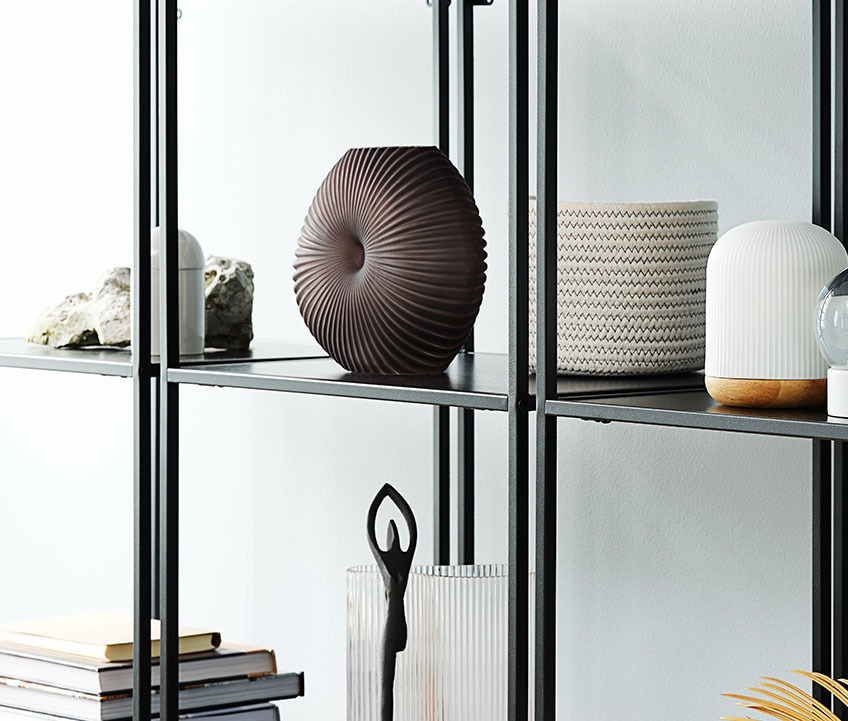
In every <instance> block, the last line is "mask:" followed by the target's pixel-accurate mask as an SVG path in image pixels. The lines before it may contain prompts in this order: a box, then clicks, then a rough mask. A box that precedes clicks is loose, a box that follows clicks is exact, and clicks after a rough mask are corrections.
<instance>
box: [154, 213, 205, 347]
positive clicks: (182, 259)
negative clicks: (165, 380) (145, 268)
mask: <svg viewBox="0 0 848 721" xmlns="http://www.w3.org/2000/svg"><path fill="white" fill-rule="evenodd" d="M205 265H206V262H205V259H204V256H203V249H202V248H201V247H200V243H198V242H197V238H195V237H194V236H193V235H192V234H191V233H188V232H186V231H184V230H181V231H180V238H179V271H178V275H179V279H180V282H179V287H180V355H199V354H201V353H203V348H204V339H205V335H206V281H205V278H204V267H205ZM150 301H151V318H150V334H151V336H150V352H151V353H152V354H153V355H159V307H160V306H159V228H154V229H153V232H152V233H151V239H150Z"/></svg>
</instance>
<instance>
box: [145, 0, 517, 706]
mask: <svg viewBox="0 0 848 721" xmlns="http://www.w3.org/2000/svg"><path fill="white" fill-rule="evenodd" d="M478 4H490V3H489V2H488V0H487V1H486V2H482V3H481V2H473V1H472V0H460V2H459V14H460V21H459V23H458V24H459V27H460V37H459V42H458V48H459V65H460V77H461V82H460V94H461V96H462V100H461V102H460V110H459V125H460V142H461V154H462V160H461V164H462V169H463V171H464V172H465V173H466V177H467V178H468V179H469V182H473V177H472V168H473V97H472V95H471V93H472V91H473V6H474V5H478ZM432 5H433V28H434V31H433V32H434V53H435V60H436V62H435V63H434V68H435V74H436V77H435V90H436V93H435V103H434V105H435V111H436V128H437V144H438V146H439V148H440V149H441V150H442V151H443V152H445V153H446V154H447V153H448V151H449V138H448V130H449V122H448V99H449V94H448V69H449V66H448V40H449V39H448V35H447V31H448V22H447V12H448V5H449V0H434V1H433V3H432ZM135 8H136V14H137V17H138V18H139V21H138V23H137V27H136V42H137V45H136V63H137V64H138V65H139V66H144V67H145V68H149V66H150V60H151V58H150V26H149V23H150V5H149V0H135ZM524 15H525V20H524V23H525V27H526V6H525V8H524ZM176 23H177V7H176V0H158V5H157V14H156V42H155V47H156V48H157V50H158V53H157V55H158V57H157V66H156V67H157V76H156V87H157V91H158V92H157V106H158V107H157V116H156V124H155V128H156V148H157V150H158V152H157V156H158V167H157V172H156V177H157V180H158V183H157V187H158V205H157V207H156V211H157V212H156V217H157V219H158V220H159V225H160V227H161V229H162V247H163V248H164V252H163V253H162V254H161V256H160V262H161V264H162V265H161V270H162V273H161V287H160V292H161V297H162V299H163V302H162V304H161V316H160V328H161V333H162V342H161V349H162V354H161V358H160V361H161V368H162V371H161V373H162V379H161V382H160V383H158V384H157V386H156V387H157V388H158V396H157V400H158V431H159V432H158V434H157V435H158V447H157V448H156V450H155V451H154V452H153V455H154V457H155V459H156V461H157V463H156V464H154V466H155V467H150V466H149V465H148V464H149V461H150V453H148V452H147V451H148V449H147V448H146V447H145V444H146V443H148V442H149V439H150V436H151V435H152V432H153V428H152V426H153V423H152V421H151V420H150V418H149V413H150V409H149V408H148V407H146V406H145V405H144V403H145V401H144V397H145V391H144V387H143V386H144V381H145V379H146V380H147V381H148V383H149V381H150V380H151V378H148V377H147V375H146V374H145V369H144V364H142V363H141V362H139V363H138V364H136V365H137V366H138V367H136V365H134V369H133V370H134V377H135V378H136V383H137V385H138V388H137V392H136V398H137V406H136V426H137V428H136V433H137V436H136V440H137V444H136V454H137V458H136V473H137V477H143V476H144V475H149V476H151V477H155V478H154V492H153V493H154V495H155V496H156V497H157V504H158V513H157V514H155V517H154V518H153V520H152V523H154V524H156V523H157V520H158V534H157V538H156V539H155V541H154V539H153V538H152V537H151V532H150V524H149V522H150V521H151V516H152V515H153V513H152V509H151V506H152V503H153V501H152V499H151V495H150V484H149V483H147V484H145V483H144V482H143V481H137V483H136V494H135V503H136V508H137V523H136V540H135V545H136V591H135V595H136V636H135V641H136V648H146V647H147V642H146V641H148V642H149V629H148V630H147V634H148V636H145V635H143V631H142V629H143V627H145V626H146V620H147V619H148V618H149V617H150V616H151V614H152V615H158V616H159V617H160V618H161V621H162V645H161V679H162V680H161V715H162V718H163V719H164V721H176V719H177V625H178V615H177V612H178V575H177V567H178V556H177V547H178V504H179V492H178V486H179V476H178V457H179V446H178V426H179V387H180V383H181V382H194V383H203V384H205V383H206V382H207V381H210V380H211V381H212V383H211V384H213V385H214V384H215V382H214V379H215V378H218V379H219V380H220V381H221V382H222V384H226V385H235V386H238V385H245V384H249V383H254V385H247V387H257V388H262V387H265V386H264V385H263V383H265V382H266V381H261V380H259V381H257V380H256V379H257V378H260V377H261V376H262V375H263V374H262V372H261V371H260V373H259V374H258V375H257V374H254V375H253V376H252V379H253V380H251V381H246V380H245V373H244V368H236V367H231V368H225V367H224V366H221V367H218V368H217V369H216V368H212V367H210V366H205V367H204V368H202V369H199V368H198V369H196V370H194V371H193V370H192V369H191V368H189V367H188V366H182V365H181V363H180V358H179V356H178V353H177V352H176V349H177V348H178V335H177V318H178V312H177V311H178V308H177V303H178V299H177V234H178V227H179V226H178V220H177V199H178V192H177V148H176V138H177V27H176ZM524 62H525V64H526V53H525V61H524ZM145 73H146V71H145V70H139V69H138V68H137V70H136V75H137V81H136V84H137V87H136V91H137V92H136V94H137V104H136V121H137V122H136V146H137V153H136V167H137V168H138V176H139V179H140V181H137V182H138V183H139V187H140V188H142V191H141V194H143V193H144V190H143V189H144V188H149V187H150V176H149V173H150V152H149V151H150V132H151V128H150V122H149V118H150V111H151V108H150V105H149V97H150V91H151V86H150V77H149V75H146V74H145ZM522 74H523V76H524V78H523V80H522V81H521V82H522V83H523V84H524V87H525V91H524V92H525V100H524V106H523V107H524V114H525V116H526V112H527V102H526V82H527V81H526V72H523V73H522ZM145 97H146V98H148V101H147V105H145V102H144V98H145ZM525 126H526V122H525ZM525 138H526V128H525ZM522 148H523V150H522V151H521V155H520V156H519V157H520V158H521V159H522V160H523V165H524V166H525V167H526V164H527V160H528V157H529V149H528V148H527V144H526V142H525V143H523V145H522ZM145 151H147V152H146V153H145ZM145 173H147V174H148V175H147V183H145V182H144V179H145ZM520 195H521V197H523V198H524V200H523V201H519V202H523V205H524V210H523V215H522V217H521V218H518V217H514V218H513V225H514V226H515V227H517V228H518V227H522V228H523V229H522V230H521V231H519V233H523V235H524V241H523V245H524V250H523V252H522V253H519V254H518V256H517V257H518V258H519V264H520V265H522V266H523V275H524V277H525V278H526V274H527V253H526V233H527V230H526V228H527V213H526V198H527V187H526V183H525V185H524V187H523V188H522V189H521V193H520ZM515 197H517V196H515ZM136 205H137V208H139V209H140V210H139V211H138V217H137V225H138V226H139V228H143V227H145V222H146V227H147V228H148V229H149V227H150V219H151V217H152V213H151V212H150V207H149V203H148V202H147V200H144V199H143V198H141V197H140V194H139V193H138V192H137V197H136ZM142 206H144V207H142ZM147 232H149V231H147ZM146 237H147V235H146V232H145V233H141V234H137V236H136V267H137V268H140V269H142V273H136V275H138V276H141V280H142V282H143V279H144V276H145V273H146V274H147V275H146V277H147V278H148V285H147V287H148V288H149V258H148V259H147V260H143V258H142V256H145V255H146V254H147V241H146ZM514 246H515V238H514V237H513V238H512V240H511V255H513V256H514V253H513V252H512V251H514ZM145 264H146V270H145ZM525 288H526V284H525ZM143 293H144V286H143V285H142V287H141V288H138V287H134V296H133V297H134V300H135V301H136V306H138V305H145V306H146V307H149V296H148V298H147V302H146V303H145V302H144V296H143V295H142V294H143ZM525 311H526V304H525ZM522 317H523V320H522ZM511 318H513V319H515V318H518V322H517V325H516V326H515V327H514V328H513V325H512V323H511V325H510V330H511V334H513V331H515V332H516V337H517V338H518V339H519V340H518V341H517V343H514V344H511V348H510V361H509V369H510V382H509V383H508V394H507V397H500V396H496V398H497V400H496V402H495V404H496V405H497V409H498V410H508V412H509V413H510V417H511V422H510V447H511V448H512V447H514V446H515V445H516V444H517V443H521V444H523V451H522V452H521V453H519V454H518V455H517V456H516V455H515V454H513V453H512V452H511V454H510V488H511V492H512V489H515V488H517V489H519V490H518V494H519V496H520V497H521V498H523V501H519V503H518V506H517V508H518V509H519V514H518V515H519V516H522V515H523V516H525V518H524V520H521V518H517V517H515V516H514V515H513V516H511V518H510V529H511V530H510V549H511V550H510V558H511V560H515V559H517V560H518V567H521V568H523V569H524V570H525V572H524V573H519V576H518V577H520V578H524V579H526V578H527V573H526V567H527V559H526V543H527V542H526V512H525V511H526V505H527V502H526V498H527V484H528V481H529V473H528V469H527V465H526V445H527V440H526V438H527V436H526V414H527V410H528V404H527V401H526V396H527V392H526V386H527V382H528V381H527V373H526V358H527V340H526V339H527V337H528V333H527V314H526V312H524V313H523V314H520V315H519V314H514V313H512V314H511ZM136 323H137V325H136V327H135V330H136V336H135V337H138V338H142V337H145V336H147V335H149V330H146V329H149V318H147V319H145V318H143V317H140V318H138V319H136ZM516 347H518V348H523V352H522V351H519V352H518V353H517V356H518V357H520V358H521V359H522V360H521V361H520V362H518V363H517V362H516V361H515V357H516ZM464 350H465V352H466V353H468V354H469V357H470V353H471V351H473V338H472V337H469V339H468V341H467V343H466V346H465V349H464ZM139 355H141V354H139ZM144 357H149V350H148V352H147V353H146V354H145V355H144ZM134 364H135V361H134ZM522 364H524V371H525V372H523V373H522V374H521V376H522V377H521V379H520V381H519V382H515V381H514V378H513V376H514V375H516V372H517V371H518V370H521V367H522ZM265 370H266V369H265ZM151 377H152V376H151ZM265 377H266V379H267V374H265ZM313 383H314V379H312V380H310V379H308V378H297V379H294V380H293V381H292V382H291V384H290V387H286V388H283V387H281V386H284V385H285V382H280V381H279V378H278V380H277V381H276V382H275V387H274V389H277V390H292V391H300V392H324V393H328V394H331V395H345V396H354V397H381V395H382V396H383V397H384V398H385V399H387V400H401V401H407V402H416V401H418V402H429V403H432V404H434V452H435V464H434V465H435V479H434V481H435V482H434V502H435V505H436V515H435V518H436V522H435V529H434V536H435V538H434V546H435V548H434V550H435V560H436V562H437V563H448V562H450V557H451V554H450V548H449V543H448V540H449V521H450V519H449V496H448V494H449V490H450V477H449V459H450V448H449V438H450V435H449V407H450V405H457V406H461V407H463V410H462V411H461V412H460V416H459V434H458V435H459V439H460V442H461V448H460V449H459V459H460V464H459V479H458V482H459V483H458V485H459V518H458V522H457V526H458V531H459V539H460V543H459V553H458V560H459V562H460V563H470V562H473V556H474V543H473V538H474V528H473V522H474V505H473V501H474V485H473V484H474V478H473V473H474V461H473V458H474V456H473V454H474V426H473V415H472V409H474V408H475V407H489V406H490V402H489V400H485V401H479V399H480V398H484V399H485V398H486V394H480V393H477V394H476V395H474V394H472V396H461V395H458V394H456V393H453V394H450V393H449V394H448V395H439V393H440V392H441V391H439V390H438V389H436V390H435V391H434V390H433V389H429V388H426V387H421V385H422V384H419V385H418V386H417V387H416V386H413V387H409V386H407V387H406V388H405V389H404V388H403V387H400V389H398V387H396V388H394V389H389V390H385V389H384V385H383V384H378V383H371V384H367V383H366V384H362V383H338V382H332V381H331V382H329V383H324V384H320V383H319V384H318V385H315V386H313ZM521 384H523V387H524V390H523V392H522V391H521V387H522V386H521ZM363 388H367V391H365V393H366V395H363V392H362V390H361V389H363ZM149 392H150V386H149V385H148V386H147V399H148V401H149ZM516 393H520V394H521V402H520V403H519V402H517V401H516ZM367 394H370V395H367ZM428 394H429V395H428ZM481 403H483V405H482V406H481V405H480V404H481ZM519 406H520V410H519ZM513 417H519V418H520V417H523V418H524V419H525V421H524V428H523V431H522V428H521V426H520V424H519V425H518V426H517V425H516V424H515V423H514V422H513V421H512V418H513ZM521 436H523V441H522V440H520V437H521ZM516 439H518V440H516ZM522 458H523V459H524V462H523V463H522V462H521V461H522ZM157 471H158V474H157ZM511 507H513V504H511ZM522 509H523V510H522ZM145 523H147V525H146V526H145ZM515 528H518V529H519V530H520V531H521V532H520V533H519V534H516V533H514V532H513V530H512V529H515ZM154 543H157V544H158V545H155V546H154V547H155V548H156V551H155V553H154V555H155V556H156V559H155V561H157V562H158V573H151V571H150V566H151V565H152V562H151V557H150V547H151V544H154ZM516 550H517V551H518V555H517V556H516V553H515V552H516ZM522 555H523V560H522V558H521V556H522ZM516 570H517V567H516V566H515V565H514V566H513V571H512V573H511V575H512V576H515V572H516ZM157 584H158V596H157V598H156V599H154V601H153V606H151V605H150V596H149V593H148V589H151V588H155V587H156V586H157ZM513 586H514V584H513ZM525 586H526V581H525ZM526 590H527V589H526V587H525V588H524V596H525V598H526ZM518 595H519V596H520V595H521V594H518ZM141 597H144V598H146V599H147V601H141V600H140V599H141ZM157 605H158V609H157V608H155V606H157ZM525 605H526V601H525ZM157 612H158V613H157ZM519 615H521V614H519ZM511 627H512V628H513V633H512V635H513V636H517V638H518V643H517V644H516V643H512V644H511V646H510V676H511V677H513V678H514V677H515V674H514V673H512V671H513V670H514V669H515V668H516V667H518V668H521V667H522V666H523V668H524V669H525V673H524V677H523V680H519V681H518V682H517V688H518V689H519V691H518V693H519V694H520V695H523V697H524V700H525V704H524V705H525V706H526V686H527V679H526V667H527V665H526V661H527V659H526V656H527V652H526V649H527V641H528V637H527V623H526V609H525V612H524V614H523V619H521V620H520V623H519V624H518V625H517V626H516V625H514V624H512V626H511ZM521 649H524V650H523V651H522V650H521ZM136 660H137V662H138V663H137V671H136V677H135V680H134V691H135V693H134V697H135V698H136V699H141V698H142V697H147V694H146V693H141V690H142V689H145V688H149V673H150V663H149V659H136ZM522 687H523V691H521V689H522ZM511 688H512V687H511ZM510 693H511V697H514V696H515V694H514V693H513V691H512V690H511V691H510ZM524 715H525V717H526V709H525V713H524ZM134 718H135V719H136V721H146V719H147V718H149V699H148V700H147V701H145V702H142V701H137V702H136V706H135V708H134Z"/></svg>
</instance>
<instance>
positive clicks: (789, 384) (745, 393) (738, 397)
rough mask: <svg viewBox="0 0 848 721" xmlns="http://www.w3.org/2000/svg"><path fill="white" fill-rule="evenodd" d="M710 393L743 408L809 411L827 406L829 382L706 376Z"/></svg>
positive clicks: (728, 403) (722, 401)
mask: <svg viewBox="0 0 848 721" xmlns="http://www.w3.org/2000/svg"><path fill="white" fill-rule="evenodd" d="M705 380H706V385H707V393H709V394H710V395H711V396H712V397H713V398H714V399H715V400H717V401H718V402H719V403H723V404H724V405H726V406H738V407H741V408H808V407H812V406H821V405H824V403H825V401H826V400H827V380H825V379H823V378H822V379H811V380H772V379H755V378H716V377H714V376H706V378H705Z"/></svg>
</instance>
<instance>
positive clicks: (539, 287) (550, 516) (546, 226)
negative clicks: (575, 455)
mask: <svg viewBox="0 0 848 721" xmlns="http://www.w3.org/2000/svg"><path fill="white" fill-rule="evenodd" d="M557 15H558V13H557V0H539V4H538V66H537V80H538V91H537V111H536V113H537V122H538V125H537V155H536V168H537V180H536V186H537V187H536V195H537V201H536V241H537V252H536V279H537V281H536V309H537V311H536V318H537V326H536V627H535V630H536V689H535V691H536V695H535V704H536V705H535V709H536V718H537V719H539V721H554V719H555V718H556V678H555V671H556V517H557V512H556V506H557V497H556V490H557V489H556V480H557V478H556V477H557V466H556V458H557V450H556V449H557V427H556V417H555V416H549V415H548V414H547V413H546V411H545V405H546V402H547V401H548V400H549V399H552V398H555V397H556V387H557V364H556V347H557V344H556V333H557V323H556V319H557V312H556V311H557V308H556V290H557V214H556V208H557V201H556V197H557V97H558V90H557V77H558V72H557V48H558V32H557V22H558V21H557Z"/></svg>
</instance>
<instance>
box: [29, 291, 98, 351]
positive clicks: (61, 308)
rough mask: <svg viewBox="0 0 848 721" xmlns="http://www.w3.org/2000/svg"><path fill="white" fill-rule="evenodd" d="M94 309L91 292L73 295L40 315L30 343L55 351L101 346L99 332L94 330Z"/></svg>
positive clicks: (31, 329) (34, 324)
mask: <svg viewBox="0 0 848 721" xmlns="http://www.w3.org/2000/svg"><path fill="white" fill-rule="evenodd" d="M91 309H92V305H91V295H90V294H89V293H76V294H74V295H69V296H68V297H67V298H65V299H64V300H63V301H62V302H61V303H59V304H58V305H55V306H53V307H52V308H47V309H46V310H45V311H43V312H42V313H41V315H40V316H38V318H37V319H36V320H35V322H34V323H33V324H32V325H31V326H30V327H29V329H28V330H27V332H26V340H27V341H28V342H29V343H40V344H41V345H49V346H52V347H53V348H64V347H66V346H80V345H97V343H98V338H97V331H95V330H94V318H93V317H92V313H91Z"/></svg>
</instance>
